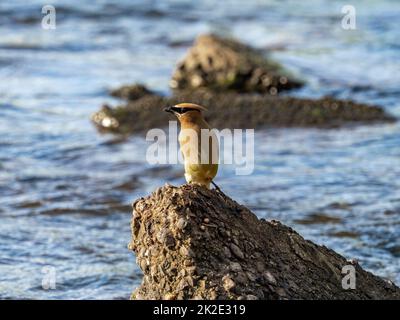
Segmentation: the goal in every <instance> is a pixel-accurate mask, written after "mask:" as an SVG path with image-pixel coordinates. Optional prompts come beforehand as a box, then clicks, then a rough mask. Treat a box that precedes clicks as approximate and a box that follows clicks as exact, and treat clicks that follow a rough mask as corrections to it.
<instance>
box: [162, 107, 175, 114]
mask: <svg viewBox="0 0 400 320" xmlns="http://www.w3.org/2000/svg"><path fill="white" fill-rule="evenodd" d="M164 111H165V112H169V113H173V111H172V109H171V107H165V108H164Z"/></svg>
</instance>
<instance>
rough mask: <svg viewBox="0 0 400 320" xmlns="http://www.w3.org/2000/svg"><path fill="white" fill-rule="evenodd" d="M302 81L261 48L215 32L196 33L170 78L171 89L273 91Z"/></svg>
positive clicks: (287, 87) (297, 84)
mask: <svg viewBox="0 0 400 320" xmlns="http://www.w3.org/2000/svg"><path fill="white" fill-rule="evenodd" d="M301 85H302V83H301V82H300V81H299V80H296V79H294V78H293V77H292V76H290V75H288V73H287V72H286V71H284V70H283V68H282V67H281V66H280V65H279V64H277V63H275V62H272V61H271V60H269V59H267V58H266V57H265V56H264V55H263V54H262V53H261V52H260V51H258V50H256V49H254V48H251V47H249V46H246V45H244V44H242V43H240V42H237V41H235V40H233V39H227V38H221V37H218V36H216V35H201V36H199V37H198V38H197V39H196V41H195V43H194V45H193V46H192V47H191V48H190V49H189V51H188V53H187V55H186V57H185V58H184V59H183V61H181V62H180V63H179V64H178V66H177V68H176V70H175V72H174V74H173V75H172V79H171V81H170V86H171V87H172V88H173V89H187V88H199V87H207V88H212V89H217V90H225V89H233V90H235V91H242V92H262V93H269V94H272V95H276V94H278V93H279V92H280V91H283V90H288V89H292V88H297V87H300V86H301Z"/></svg>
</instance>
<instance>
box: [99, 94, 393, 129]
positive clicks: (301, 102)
mask: <svg viewBox="0 0 400 320" xmlns="http://www.w3.org/2000/svg"><path fill="white" fill-rule="evenodd" d="M181 102H192V103H198V104H201V105H203V106H205V107H207V108H208V112H206V114H205V117H206V119H207V121H208V122H209V123H210V125H211V126H213V127H215V128H218V129H224V128H236V129H246V128H254V129H258V128H265V127H269V128H271V127H337V126H340V125H344V124H349V123H376V122H391V121H394V120H395V119H394V118H393V117H392V116H390V115H388V114H387V113H386V112H385V111H384V110H383V109H382V108H380V107H378V106H370V105H366V104H362V103H355V102H352V101H348V100H337V99H333V98H329V97H325V98H321V99H317V100H312V99H300V98H294V97H272V96H269V95H259V94H237V93H235V92H231V91H229V92H224V93H216V92H213V91H210V90H207V89H198V90H196V91H178V92H175V94H174V95H173V96H170V97H164V96H159V95H156V94H148V95H145V96H143V97H141V98H139V99H135V100H133V101H132V100H131V101H128V102H127V103H126V104H125V105H120V106H117V107H115V108H111V107H110V106H108V105H105V106H103V107H102V109H101V110H100V111H98V112H96V113H95V114H94V115H93V116H92V121H93V122H94V124H95V125H96V126H97V128H98V129H99V130H100V131H102V132H112V133H119V134H130V133H135V132H142V131H147V130H149V129H150V128H163V127H166V126H167V125H168V119H172V117H171V118H169V116H168V114H166V113H165V112H162V108H164V107H165V106H167V105H174V104H177V103H181Z"/></svg>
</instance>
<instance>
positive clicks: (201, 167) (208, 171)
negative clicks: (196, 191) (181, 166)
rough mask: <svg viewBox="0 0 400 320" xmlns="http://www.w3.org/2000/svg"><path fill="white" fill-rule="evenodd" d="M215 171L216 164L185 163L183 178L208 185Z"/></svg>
mask: <svg viewBox="0 0 400 320" xmlns="http://www.w3.org/2000/svg"><path fill="white" fill-rule="evenodd" d="M217 171H218V164H190V163H185V178H186V181H187V182H188V183H198V184H202V185H206V186H207V187H209V186H210V182H211V181H212V179H213V178H214V177H215V176H216V175H217Z"/></svg>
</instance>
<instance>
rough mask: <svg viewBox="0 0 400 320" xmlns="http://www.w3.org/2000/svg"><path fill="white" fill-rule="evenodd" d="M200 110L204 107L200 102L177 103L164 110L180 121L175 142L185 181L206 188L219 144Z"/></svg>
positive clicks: (216, 169) (214, 170)
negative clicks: (177, 143)
mask: <svg viewBox="0 0 400 320" xmlns="http://www.w3.org/2000/svg"><path fill="white" fill-rule="evenodd" d="M204 110H207V109H206V108H204V107H202V106H200V105H196V104H192V103H181V104H178V105H176V106H174V107H172V108H169V110H167V111H170V112H171V111H172V112H173V113H174V114H175V115H176V116H177V118H178V120H179V122H180V124H181V131H180V133H179V144H180V148H181V151H182V154H183V158H184V164H185V179H186V181H187V182H188V183H196V184H201V185H204V186H206V187H207V188H210V183H211V181H212V180H213V179H214V177H215V176H216V174H217V171H218V162H219V154H218V152H219V151H218V149H219V147H218V139H217V136H216V135H215V133H214V132H213V131H212V130H211V128H210V126H209V125H208V123H207V122H206V121H205V120H204V118H203V115H202V113H201V111H204ZM202 131H203V132H202Z"/></svg>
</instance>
